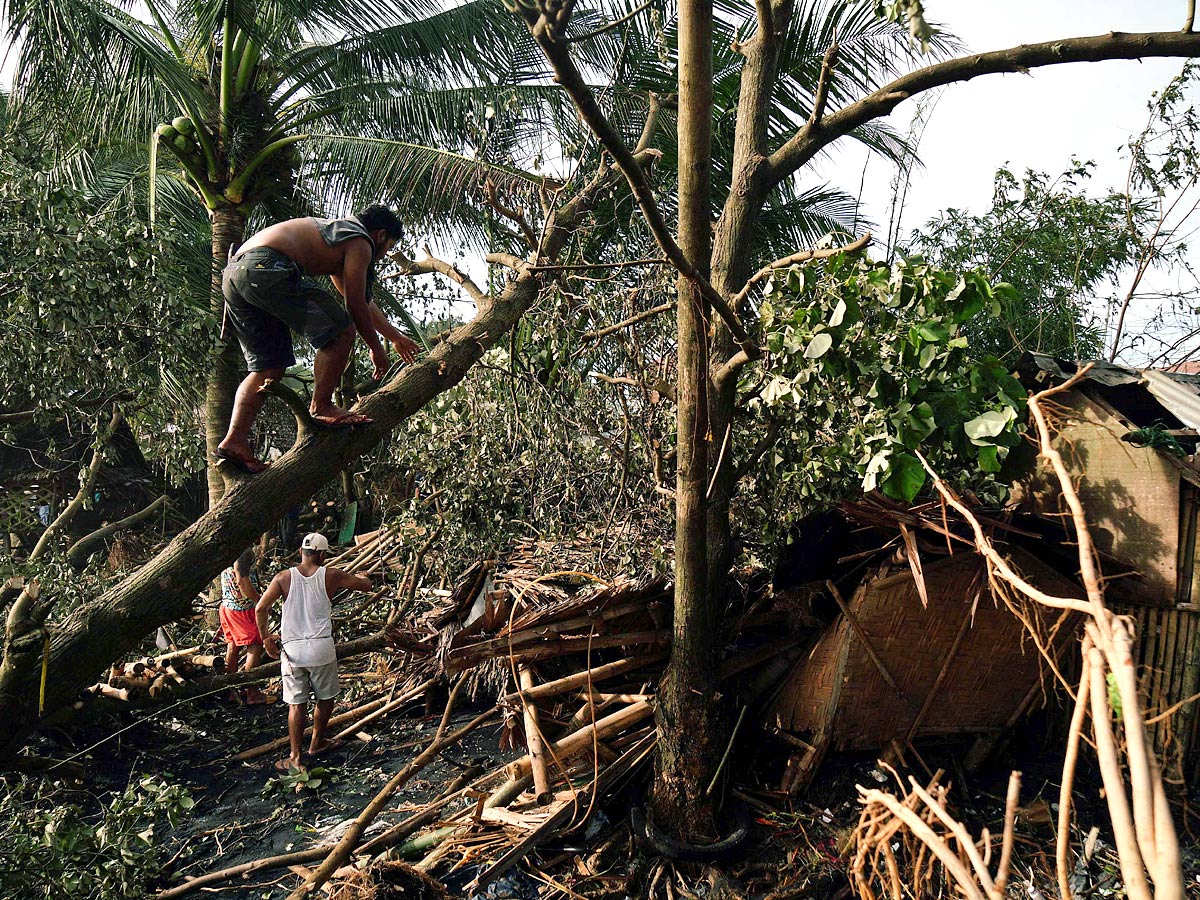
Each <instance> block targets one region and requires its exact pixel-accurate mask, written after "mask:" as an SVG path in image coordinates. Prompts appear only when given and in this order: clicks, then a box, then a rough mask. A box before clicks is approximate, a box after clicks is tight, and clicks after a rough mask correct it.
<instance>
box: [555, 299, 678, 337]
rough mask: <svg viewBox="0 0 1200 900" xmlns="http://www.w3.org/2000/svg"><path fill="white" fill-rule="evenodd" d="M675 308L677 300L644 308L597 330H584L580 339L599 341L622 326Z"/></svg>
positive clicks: (627, 325) (634, 323) (636, 322)
mask: <svg viewBox="0 0 1200 900" xmlns="http://www.w3.org/2000/svg"><path fill="white" fill-rule="evenodd" d="M674 308H675V301H671V302H670V303H663V304H662V305H660V306H655V307H653V308H652V309H647V310H643V311H642V312H640V313H637V314H636V315H632V316H630V317H629V318H628V319H622V320H621V321H620V322H617V323H616V324H615V325H605V326H604V327H603V328H597V329H596V330H595V331H587V332H584V333H583V334H581V335H580V336H579V339H580V340H582V341H598V340H599V339H600V338H602V337H608V335H610V334H614V333H616V332H618V331H620V330H621V329H622V328H628V327H629V326H631V325H636V324H638V323H639V322H645V321H646V320H647V319H652V318H654V317H655V316H657V315H660V314H661V313H665V312H667V311H668V310H671V309H674Z"/></svg>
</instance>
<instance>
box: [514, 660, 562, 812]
mask: <svg viewBox="0 0 1200 900" xmlns="http://www.w3.org/2000/svg"><path fill="white" fill-rule="evenodd" d="M518 679H519V681H520V685H521V690H522V693H523V692H524V691H526V690H528V689H530V688H532V687H533V672H532V671H530V669H529V667H528V666H521V667H520V669H518ZM522 701H523V703H522V708H523V709H524V713H525V745H526V746H527V747H528V748H529V762H530V768H531V770H532V772H533V793H534V797H535V798H536V799H537V802H538V806H546V805H547V804H549V803H550V801H551V800H553V799H554V793H553V792H552V791H551V790H550V773H549V772H548V771H547V770H546V748H545V747H544V746H543V744H542V729H541V725H540V724H539V722H538V708H537V707H536V706H534V705H533V702H532V701H531V700H529V699H527V698H525V697H524V696H522Z"/></svg>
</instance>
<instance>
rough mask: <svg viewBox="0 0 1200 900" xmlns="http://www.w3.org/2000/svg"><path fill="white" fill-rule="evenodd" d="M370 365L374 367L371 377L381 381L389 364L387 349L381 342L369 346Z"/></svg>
mask: <svg viewBox="0 0 1200 900" xmlns="http://www.w3.org/2000/svg"><path fill="white" fill-rule="evenodd" d="M371 365H373V366H374V367H375V374H374V375H373V376H372V377H373V378H374V379H375V380H376V381H382V380H383V376H384V375H386V374H387V371H388V368H389V366H390V364H389V363H388V355H387V350H385V349H384V347H383V344H376V345H375V346H374V347H372V348H371Z"/></svg>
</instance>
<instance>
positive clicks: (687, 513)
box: [653, 0, 724, 837]
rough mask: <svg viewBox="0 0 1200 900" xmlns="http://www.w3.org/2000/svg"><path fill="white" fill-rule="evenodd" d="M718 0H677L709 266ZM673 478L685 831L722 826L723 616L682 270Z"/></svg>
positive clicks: (661, 800)
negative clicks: (716, 791)
mask: <svg viewBox="0 0 1200 900" xmlns="http://www.w3.org/2000/svg"><path fill="white" fill-rule="evenodd" d="M711 144H712V0H683V2H681V3H680V4H679V240H678V243H679V247H680V249H681V250H682V251H683V253H684V255H685V257H686V258H687V260H688V261H689V262H691V263H692V265H693V266H695V267H696V269H698V270H699V271H700V272H701V273H702V274H704V275H705V276H707V274H708V259H709V244H710V238H709V234H710V231H711V212H710V205H709V203H710V201H709V171H710V168H711V163H712V153H711ZM676 289H677V292H678V296H679V302H678V313H677V315H678V344H677V353H678V357H679V361H678V368H679V387H678V406H677V413H676V423H677V430H678V437H677V474H676V479H675V620H674V632H675V637H674V641H673V643H672V649H671V659H670V662H669V663H668V665H667V671H666V674H665V676H664V678H663V680H662V683H661V684H660V685H659V697H660V705H659V714H658V725H659V728H658V748H659V752H658V755H657V757H656V759H657V762H656V765H657V777H656V778H655V780H654V796H653V803H654V816H655V820H656V821H657V822H658V823H659V824H660V825H661V826H663V827H666V828H668V829H671V830H672V831H674V832H675V833H677V834H680V835H688V834H690V835H693V836H697V837H704V836H708V835H715V832H716V829H715V823H714V820H713V802H714V798H712V797H705V796H704V794H703V792H701V791H698V790H696V789H695V785H697V784H704V783H707V781H708V780H709V779H710V778H711V777H712V772H713V770H714V768H715V766H716V763H717V759H718V758H719V756H720V753H721V748H722V746H723V743H724V742H723V740H722V737H723V733H724V723H723V721H722V717H721V714H720V713H721V711H720V704H719V703H718V702H717V699H716V697H717V690H716V687H717V683H716V674H717V633H718V627H717V626H718V616H717V615H716V611H715V610H714V609H713V604H712V602H711V597H710V594H709V591H708V539H707V534H706V512H705V491H706V489H707V487H708V446H709V443H710V442H711V440H712V435H711V434H710V432H709V427H708V324H709V316H710V309H709V305H708V303H707V302H706V300H705V297H704V295H703V294H701V292H700V290H699V287H698V285H697V283H696V282H695V280H694V279H692V278H689V277H687V276H686V275H683V274H680V276H679V278H678V280H677V282H676Z"/></svg>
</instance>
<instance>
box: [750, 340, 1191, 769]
mask: <svg viewBox="0 0 1200 900" xmlns="http://www.w3.org/2000/svg"><path fill="white" fill-rule="evenodd" d="M1076 370H1077V366H1076V365H1075V364H1073V363H1065V362H1061V361H1058V360H1055V359H1053V358H1051V357H1047V356H1042V355H1030V356H1028V357H1027V358H1026V360H1025V361H1024V363H1023V365H1022V367H1021V372H1020V375H1021V378H1022V380H1023V381H1024V383H1025V384H1026V385H1027V386H1028V387H1029V389H1030V390H1033V391H1037V390H1042V389H1044V388H1046V387H1049V386H1051V385H1054V384H1061V383H1063V382H1064V381H1066V380H1067V379H1068V378H1070V377H1071V375H1072V374H1074V373H1075V372H1076ZM1053 402H1054V405H1053V406H1052V407H1051V409H1052V410H1053V411H1054V413H1055V415H1056V421H1055V423H1054V425H1055V427H1056V429H1057V430H1058V433H1059V436H1060V450H1061V451H1062V454H1063V456H1064V459H1065V460H1066V462H1067V464H1068V466H1069V467H1070V468H1071V470H1072V473H1073V474H1074V476H1075V479H1076V483H1077V485H1078V489H1079V493H1080V496H1081V498H1082V500H1083V503H1084V506H1085V509H1086V510H1087V514H1088V518H1089V521H1090V523H1091V525H1092V533H1093V538H1094V540H1095V542H1096V545H1097V547H1098V549H1099V551H1100V553H1101V557H1102V558H1101V565H1102V568H1103V572H1104V577H1105V579H1106V596H1107V601H1108V603H1109V605H1110V607H1112V608H1113V609H1114V610H1116V611H1118V612H1120V613H1123V614H1125V615H1128V616H1130V617H1132V618H1133V620H1134V621H1135V622H1136V633H1137V637H1138V642H1137V644H1136V646H1135V647H1134V662H1135V664H1136V665H1137V666H1138V669H1139V674H1140V676H1141V679H1142V681H1141V683H1142V685H1143V690H1144V691H1145V696H1144V698H1143V699H1144V703H1145V708H1146V710H1147V714H1148V716H1149V717H1150V719H1149V721H1150V725H1151V728H1152V733H1153V737H1154V740H1155V743H1156V745H1157V747H1158V749H1159V751H1160V753H1161V758H1162V759H1163V762H1164V774H1165V775H1166V777H1167V778H1168V780H1169V781H1172V782H1175V783H1179V782H1183V781H1187V782H1191V783H1195V781H1196V780H1197V779H1198V778H1200V733H1198V731H1200V717H1198V716H1197V715H1196V711H1195V708H1194V705H1193V704H1192V703H1189V702H1186V701H1187V700H1188V698H1192V697H1194V696H1195V695H1196V694H1197V693H1198V692H1200V575H1198V573H1197V572H1196V564H1197V558H1198V556H1200V553H1198V552H1197V541H1198V539H1200V531H1198V527H1197V518H1198V513H1200V464H1198V463H1197V461H1196V458H1195V454H1196V451H1197V438H1198V437H1200V375H1192V374H1184V373H1178V372H1165V371H1159V370H1142V371H1139V370H1135V369H1129V368H1125V367H1122V366H1116V365H1112V364H1109V363H1095V364H1093V367H1092V368H1091V370H1090V371H1089V372H1088V374H1087V376H1086V377H1085V378H1084V379H1083V380H1082V381H1080V382H1079V383H1078V384H1076V385H1075V386H1074V387H1073V388H1072V389H1071V390H1070V391H1067V392H1064V393H1062V394H1059V395H1057V396H1056V397H1054V398H1053ZM1047 405H1048V406H1050V404H1047ZM1044 475H1045V473H1044V472H1042V471H1040V470H1039V469H1038V468H1036V467H1032V468H1031V470H1030V472H1029V474H1028V475H1027V476H1026V477H1025V478H1022V479H1020V480H1019V481H1018V482H1017V483H1016V484H1015V485H1014V492H1013V499H1014V504H1013V505H1012V506H1011V507H1010V508H1009V509H1007V510H988V509H983V508H980V509H978V510H976V515H977V517H978V518H979V520H980V522H981V523H982V524H983V525H984V527H985V529H987V530H988V531H989V532H990V534H991V538H992V539H993V540H994V541H995V542H996V544H997V545H998V546H1000V547H1001V548H1002V550H1003V552H1004V553H1005V554H1006V555H1007V556H1008V557H1009V558H1010V559H1011V561H1012V562H1013V563H1014V565H1015V566H1016V568H1017V569H1018V570H1019V571H1020V572H1022V574H1024V575H1025V577H1027V578H1028V579H1029V580H1030V581H1031V582H1032V583H1034V584H1035V585H1037V586H1038V587H1039V588H1041V589H1042V590H1044V591H1046V592H1047V593H1051V594H1057V595H1061V596H1077V597H1078V596H1082V588H1081V587H1080V584H1079V580H1078V577H1077V569H1078V561H1077V557H1076V550H1075V547H1074V546H1073V544H1072V543H1071V536H1070V535H1069V534H1068V533H1067V531H1065V530H1064V524H1063V523H1064V516H1063V515H1062V512H1063V511H1062V509H1060V499H1061V498H1060V495H1059V491H1058V489H1057V485H1056V483H1055V482H1053V481H1052V480H1051V479H1047V478H1045V477H1044ZM840 512H841V514H842V517H843V519H844V523H845V524H844V525H842V526H841V527H842V528H843V530H844V535H843V540H841V541H840V543H839V548H840V551H839V552H835V553H832V554H830V558H829V564H830V571H829V572H828V573H824V574H825V575H827V576H828V579H829V580H825V577H824V575H823V577H822V578H821V579H818V580H816V581H812V582H810V583H809V584H807V585H802V586H801V587H800V588H799V589H797V590H796V592H795V594H796V598H797V602H800V603H801V605H802V606H803V607H804V609H805V610H812V611H819V609H818V608H819V607H821V606H824V608H825V613H826V616H825V618H829V617H830V615H832V617H833V621H832V624H830V625H829V626H828V627H826V628H825V629H824V630H823V631H822V632H821V634H820V636H819V637H818V638H817V640H816V643H815V644H813V645H811V647H810V649H809V650H808V652H807V653H805V654H804V655H803V656H802V657H801V658H799V659H798V660H797V661H796V662H795V663H794V664H793V665H792V667H791V670H790V671H789V673H788V675H787V677H786V678H784V679H783V681H782V683H781V687H780V688H779V689H778V690H777V691H776V693H775V695H774V697H773V700H772V702H771V703H770V704H769V705H768V707H767V709H766V710H765V718H766V719H767V723H766V724H768V725H769V726H770V727H773V728H776V729H778V730H779V731H778V732H777V733H781V734H782V735H783V736H785V738H787V737H790V738H792V739H795V740H796V743H795V744H794V748H795V752H794V753H793V755H792V757H791V759H790V761H789V764H788V768H787V771H786V773H785V774H784V778H783V784H782V787H783V788H784V789H786V790H789V791H797V790H799V789H800V788H802V787H803V786H804V785H805V784H807V783H808V781H809V780H811V778H812V776H813V774H814V772H815V770H816V768H817V766H819V764H820V761H821V759H822V758H823V756H824V755H825V753H826V752H827V751H830V750H851V751H853V750H862V751H866V750H872V751H877V750H882V751H884V752H885V753H888V754H894V755H896V756H899V757H901V758H903V757H905V756H907V755H911V754H916V755H919V749H918V747H916V746H914V742H915V741H918V740H926V741H928V740H935V739H958V740H961V739H963V738H966V739H967V740H968V741H969V744H968V746H969V751H968V753H967V765H968V767H971V766H972V765H977V764H979V763H981V762H982V761H983V760H984V759H985V758H986V757H987V756H988V755H989V753H990V752H991V751H992V750H993V749H994V748H995V747H996V744H997V742H998V741H1000V740H1001V739H1002V738H1003V735H1004V734H1005V732H1006V731H1008V729H1010V728H1011V727H1012V726H1013V725H1015V724H1016V723H1017V722H1018V721H1019V720H1020V719H1021V718H1022V717H1023V716H1024V715H1025V714H1027V713H1028V712H1029V711H1031V710H1032V709H1034V708H1035V707H1038V706H1041V705H1043V704H1046V703H1047V702H1051V703H1053V691H1054V681H1055V675H1054V671H1055V670H1058V671H1061V672H1063V674H1064V675H1065V676H1066V678H1067V680H1068V681H1070V680H1071V678H1072V674H1073V672H1072V670H1073V669H1077V667H1078V654H1077V652H1070V650H1071V648H1073V647H1075V646H1076V644H1075V640H1074V635H1075V631H1076V627H1075V626H1076V625H1077V623H1076V622H1075V621H1073V619H1072V616H1073V614H1071V613H1060V612H1058V611H1055V610H1050V609H1046V608H1042V607H1035V606H1034V605H1033V604H1030V603H1027V602H1024V601H1022V600H1020V599H1019V598H1017V597H1014V596H1011V595H1010V594H1009V592H1008V591H1005V590H1004V589H1003V588H1001V587H999V586H997V585H990V584H989V583H988V578H987V574H986V570H985V567H984V564H983V561H982V560H981V559H980V558H979V557H978V556H977V554H976V553H975V551H974V547H973V544H972V541H971V540H970V532H969V530H968V529H967V528H966V523H965V522H963V521H962V520H961V519H959V518H958V517H956V516H955V515H954V514H953V511H950V513H949V515H948V514H947V511H946V510H945V509H944V508H943V507H942V504H941V503H939V502H933V503H926V504H924V505H919V506H913V507H906V506H903V505H901V504H897V503H895V502H893V501H890V500H887V499H886V498H883V497H881V496H879V495H870V496H868V497H866V498H864V499H863V500H862V501H860V502H855V503H845V504H842V506H841V509H840ZM818 527H825V526H818ZM808 537H811V536H808ZM808 537H806V538H805V540H807V539H808ZM835 604H836V606H835ZM839 613H840V614H839ZM1051 663H1053V664H1051Z"/></svg>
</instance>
